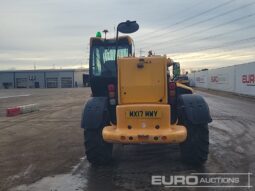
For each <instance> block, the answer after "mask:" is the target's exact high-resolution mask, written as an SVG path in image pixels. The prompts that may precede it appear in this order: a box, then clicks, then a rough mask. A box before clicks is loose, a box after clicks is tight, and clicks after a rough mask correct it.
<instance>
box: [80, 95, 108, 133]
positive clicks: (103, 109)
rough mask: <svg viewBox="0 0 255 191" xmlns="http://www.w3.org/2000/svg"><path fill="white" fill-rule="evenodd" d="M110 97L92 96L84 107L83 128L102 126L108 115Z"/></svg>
mask: <svg viewBox="0 0 255 191" xmlns="http://www.w3.org/2000/svg"><path fill="white" fill-rule="evenodd" d="M107 108H108V98H107V97H92V98H91V99H90V100H89V101H88V102H87V104H86V105H85V107H84V110H83V113H82V121H81V128H84V129H98V128H101V126H102V123H103V122H104V121H105V118H106V117H108V109H107Z"/></svg>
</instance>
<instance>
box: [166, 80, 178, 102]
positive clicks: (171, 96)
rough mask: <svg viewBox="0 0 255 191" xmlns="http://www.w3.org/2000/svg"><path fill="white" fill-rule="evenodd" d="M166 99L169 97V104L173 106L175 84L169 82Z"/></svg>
mask: <svg viewBox="0 0 255 191" xmlns="http://www.w3.org/2000/svg"><path fill="white" fill-rule="evenodd" d="M168 93H169V95H168V97H169V103H170V104H173V103H174V101H175V95H176V83H175V82H169V84H168Z"/></svg>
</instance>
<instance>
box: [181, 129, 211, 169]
mask: <svg viewBox="0 0 255 191" xmlns="http://www.w3.org/2000/svg"><path fill="white" fill-rule="evenodd" d="M180 147H181V156H182V159H183V160H184V162H186V163H189V164H193V165H202V164H204V163H205V162H206V161H207V158H208V153H209V130H208V125H207V124H204V125H197V126H194V125H187V139H186V140H185V142H183V143H181V144H180Z"/></svg>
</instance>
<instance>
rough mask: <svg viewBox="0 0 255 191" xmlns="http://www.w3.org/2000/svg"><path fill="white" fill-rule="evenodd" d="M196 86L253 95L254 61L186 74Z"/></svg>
mask: <svg viewBox="0 0 255 191" xmlns="http://www.w3.org/2000/svg"><path fill="white" fill-rule="evenodd" d="M188 76H189V79H190V84H191V85H193V86H196V87H201V88H207V89H212V90H221V91H227V92H233V93H238V94H244V95H251V96H255V62H252V63H247V64H240V65H235V66H229V67H224V68H218V69H212V70H206V71H200V72H195V73H191V74H188Z"/></svg>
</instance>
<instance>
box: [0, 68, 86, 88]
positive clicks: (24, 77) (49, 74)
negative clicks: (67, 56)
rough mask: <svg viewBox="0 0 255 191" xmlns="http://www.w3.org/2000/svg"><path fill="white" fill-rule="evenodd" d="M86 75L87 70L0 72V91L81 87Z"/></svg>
mask: <svg viewBox="0 0 255 191" xmlns="http://www.w3.org/2000/svg"><path fill="white" fill-rule="evenodd" d="M87 74H88V70H87V69H63V70H62V69H59V70H58V69H51V70H14V71H0V89H2V88H5V89H9V88H73V87H82V86H84V82H83V79H84V75H87Z"/></svg>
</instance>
